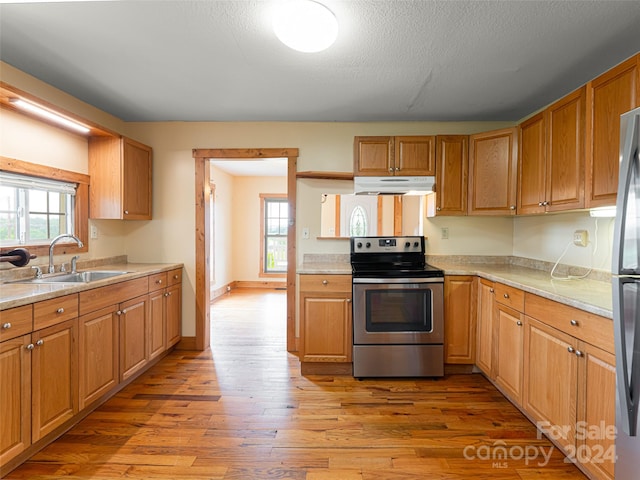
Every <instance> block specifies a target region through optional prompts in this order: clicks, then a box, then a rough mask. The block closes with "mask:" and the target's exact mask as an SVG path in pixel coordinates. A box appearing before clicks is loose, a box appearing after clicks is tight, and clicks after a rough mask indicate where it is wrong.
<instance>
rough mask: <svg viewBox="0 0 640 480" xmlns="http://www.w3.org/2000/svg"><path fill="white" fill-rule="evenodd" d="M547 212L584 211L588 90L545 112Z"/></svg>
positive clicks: (581, 91)
mask: <svg viewBox="0 0 640 480" xmlns="http://www.w3.org/2000/svg"><path fill="white" fill-rule="evenodd" d="M545 113H546V115H547V117H546V124H547V177H546V188H547V193H546V195H545V198H546V201H547V202H548V203H549V204H548V205H547V206H546V207H547V211H550V212H555V211H560V210H571V209H576V208H584V176H585V161H584V152H585V87H582V88H580V89H578V90H576V91H575V92H573V93H571V94H569V95H567V96H566V97H565V98H563V99H561V100H559V101H558V102H556V103H554V104H553V105H551V106H550V107H549V108H547V110H546V111H545Z"/></svg>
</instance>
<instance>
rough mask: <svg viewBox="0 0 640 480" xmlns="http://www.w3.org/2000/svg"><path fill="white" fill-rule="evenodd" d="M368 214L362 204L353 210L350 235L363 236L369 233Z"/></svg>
mask: <svg viewBox="0 0 640 480" xmlns="http://www.w3.org/2000/svg"><path fill="white" fill-rule="evenodd" d="M367 230H368V227H367V214H366V212H365V211H364V208H362V207H361V206H360V205H358V206H356V208H354V209H353V211H352V212H351V219H350V221H349V235H350V236H352V237H363V236H365V235H366V234H367Z"/></svg>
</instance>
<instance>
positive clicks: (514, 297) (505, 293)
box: [494, 283, 524, 312]
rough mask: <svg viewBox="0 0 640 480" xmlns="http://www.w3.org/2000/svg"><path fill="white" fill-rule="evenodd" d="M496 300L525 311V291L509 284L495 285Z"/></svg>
mask: <svg viewBox="0 0 640 480" xmlns="http://www.w3.org/2000/svg"><path fill="white" fill-rule="evenodd" d="M494 290H495V293H496V294H495V299H496V302H498V303H502V304H503V305H507V306H509V307H511V308H513V309H515V310H517V311H519V312H524V292H523V291H522V290H519V289H517V288H514V287H510V286H509V285H504V284H502V283H496V284H495V286H494Z"/></svg>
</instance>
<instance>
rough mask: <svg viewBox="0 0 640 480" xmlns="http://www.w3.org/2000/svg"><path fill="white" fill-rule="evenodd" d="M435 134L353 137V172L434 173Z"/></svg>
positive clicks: (387, 174)
mask: <svg viewBox="0 0 640 480" xmlns="http://www.w3.org/2000/svg"><path fill="white" fill-rule="evenodd" d="M435 161H436V160H435V137H433V136H403V137H388V136H387V137H355V139H354V164H353V174H354V175H356V176H374V177H376V176H379V177H384V176H389V175H403V176H404V175H409V176H411V175H416V176H417V175H431V176H433V175H435V174H436V164H435Z"/></svg>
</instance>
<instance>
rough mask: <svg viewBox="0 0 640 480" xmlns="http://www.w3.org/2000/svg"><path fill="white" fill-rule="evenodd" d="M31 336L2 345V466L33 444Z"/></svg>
mask: <svg viewBox="0 0 640 480" xmlns="http://www.w3.org/2000/svg"><path fill="white" fill-rule="evenodd" d="M30 344H31V335H30V334H29V335H23V336H21V337H17V338H13V339H11V340H6V341H4V342H2V343H0V412H2V421H1V422H0V464H1V465H4V464H6V463H7V462H8V461H9V460H11V459H12V458H14V457H15V456H16V455H18V454H20V453H22V452H23V451H24V450H25V449H26V448H27V447H28V446H29V445H30V444H31V353H30V350H29V349H28V348H27V347H28V346H30Z"/></svg>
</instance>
